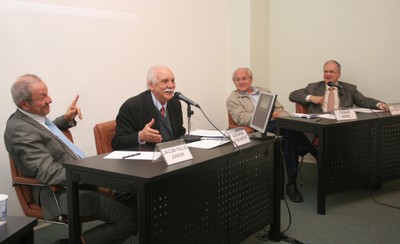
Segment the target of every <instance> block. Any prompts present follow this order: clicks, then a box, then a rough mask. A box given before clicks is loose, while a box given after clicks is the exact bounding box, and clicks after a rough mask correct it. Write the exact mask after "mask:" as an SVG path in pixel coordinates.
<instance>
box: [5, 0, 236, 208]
mask: <svg viewBox="0 0 400 244" xmlns="http://www.w3.org/2000/svg"><path fill="white" fill-rule="evenodd" d="M15 2H17V4H15ZM10 3H11V4H10ZM21 3H22V4H21ZM28 3H33V4H32V5H30V4H29V5H28ZM38 3H46V4H51V5H41V4H38ZM232 6H233V7H234V5H231V3H230V1H228V0H219V1H214V0H201V1H200V0H192V1H184V0H168V1H163V0H149V1H138V0H124V1H106V0H96V1H78V0H75V1H50V0H48V1H29V2H28V1H3V0H0V33H1V44H0V54H1V56H0V67H1V72H0V102H1V104H2V109H1V115H0V131H1V132H4V129H5V123H6V121H7V118H8V117H9V116H10V114H11V113H13V112H14V111H15V109H16V107H15V105H14V104H13V103H12V99H11V95H10V87H11V84H12V83H13V82H14V81H15V80H16V78H17V77H18V76H20V75H22V74H25V73H28V72H29V73H35V74H37V75H38V76H40V77H41V78H42V79H43V80H44V81H45V82H46V83H47V85H48V88H49V94H50V96H51V97H52V98H53V103H52V105H51V109H52V111H51V113H50V114H49V117H50V118H55V117H56V116H58V115H60V114H62V113H64V112H65V110H66V109H67V106H68V105H69V103H70V102H71V101H72V99H73V98H74V96H75V95H76V94H80V96H81V97H80V99H79V106H80V107H81V108H82V110H83V116H84V119H83V120H82V121H80V122H78V123H79V124H78V126H77V127H75V128H73V129H72V133H73V135H74V139H75V143H76V144H77V145H78V146H79V147H80V148H82V149H83V151H85V152H86V153H87V155H94V154H95V152H96V151H95V144H94V138H93V126H94V125H95V123H97V122H101V121H105V120H110V119H114V118H115V116H116V115H117V112H118V109H119V107H120V105H121V104H122V103H123V102H124V101H125V100H126V99H128V98H129V97H131V96H133V95H136V94H138V93H140V92H142V91H143V90H145V81H146V73H147V70H148V68H149V67H150V66H153V65H156V64H164V65H167V66H169V67H170V68H171V69H172V70H173V71H174V74H175V78H176V82H177V89H176V90H177V91H180V92H182V93H183V94H184V95H185V96H187V97H189V98H191V99H193V100H194V101H196V102H198V103H199V104H200V105H201V106H202V109H203V110H204V112H205V113H206V114H207V116H208V117H209V118H210V119H211V120H212V122H213V123H214V124H216V125H217V126H218V127H219V128H221V129H225V128H226V126H227V119H226V108H225V99H226V97H227V96H228V93H229V91H230V90H231V87H230V86H231V83H232V82H231V80H230V74H231V67H230V65H231V63H230V57H229V54H230V33H229V26H230V25H229V21H230V17H229V13H230V9H231V7H232ZM22 7H23V8H24V9H25V10H26V11H21V8H22ZM68 7H69V8H68ZM71 7H73V8H72V9H71ZM104 11H112V12H104ZM89 16H92V17H89ZM93 16H94V17H93ZM193 110H194V112H195V113H194V116H193V117H192V129H196V128H211V125H210V124H209V123H208V122H207V121H206V119H205V118H204V116H203V114H202V113H201V111H200V110H198V109H196V108H194V107H193ZM183 113H184V116H185V127H186V128H187V126H186V121H187V120H186V105H185V104H183ZM0 150H1V153H0V160H1V162H2V163H1V164H0V174H1V177H0V193H6V194H10V204H9V214H12V215H20V214H22V213H21V210H20V206H19V204H18V203H17V200H16V196H15V193H14V189H13V188H12V187H11V184H10V182H11V179H10V171H9V165H8V155H7V153H6V150H5V147H4V141H3V139H2V140H0Z"/></svg>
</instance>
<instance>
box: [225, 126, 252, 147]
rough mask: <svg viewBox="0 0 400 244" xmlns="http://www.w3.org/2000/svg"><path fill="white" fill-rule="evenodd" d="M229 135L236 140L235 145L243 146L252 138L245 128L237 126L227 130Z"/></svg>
mask: <svg viewBox="0 0 400 244" xmlns="http://www.w3.org/2000/svg"><path fill="white" fill-rule="evenodd" d="M227 133H228V135H229V137H230V138H231V140H232V141H233V142H234V143H233V145H235V147H236V146H241V145H244V144H247V143H250V138H249V135H248V134H247V132H246V131H245V130H244V129H243V128H240V127H238V128H235V129H231V130H228V131H227Z"/></svg>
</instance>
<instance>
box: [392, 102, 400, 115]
mask: <svg viewBox="0 0 400 244" xmlns="http://www.w3.org/2000/svg"><path fill="white" fill-rule="evenodd" d="M389 111H390V113H391V114H392V115H399V114H400V104H397V105H390V106H389Z"/></svg>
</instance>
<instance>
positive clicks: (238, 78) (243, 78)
mask: <svg viewBox="0 0 400 244" xmlns="http://www.w3.org/2000/svg"><path fill="white" fill-rule="evenodd" d="M249 78H250V77H248V76H243V77H235V78H233V80H234V81H235V82H239V81H241V80H242V81H246V80H248V79H249Z"/></svg>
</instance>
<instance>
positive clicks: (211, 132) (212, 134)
mask: <svg viewBox="0 0 400 244" xmlns="http://www.w3.org/2000/svg"><path fill="white" fill-rule="evenodd" d="M221 132H222V133H224V134H225V131H224V130H221ZM221 132H219V131H218V130H194V131H191V132H190V134H191V135H194V136H204V137H218V138H221V137H224V135H223V134H221Z"/></svg>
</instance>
